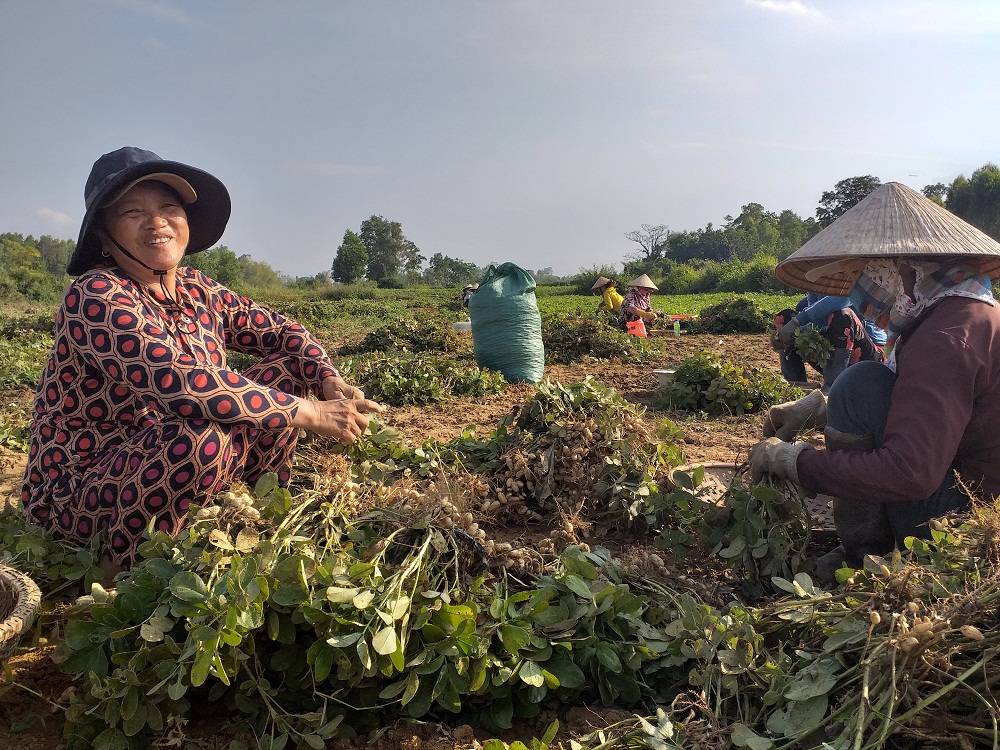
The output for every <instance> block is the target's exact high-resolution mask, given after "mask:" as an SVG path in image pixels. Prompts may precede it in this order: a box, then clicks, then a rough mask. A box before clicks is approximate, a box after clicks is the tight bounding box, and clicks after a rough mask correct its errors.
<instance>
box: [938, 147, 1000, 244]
mask: <svg viewBox="0 0 1000 750" xmlns="http://www.w3.org/2000/svg"><path fill="white" fill-rule="evenodd" d="M944 205H945V208H947V209H948V210H949V211H951V212H952V213H953V214H955V215H956V216H960V217H961V218H963V219H965V220H966V221H967V222H969V223H970V224H972V226H974V227H977V228H978V229H981V230H982V231H984V232H985V233H986V234H988V235H989V236H990V237H992V238H993V239H1000V167H998V166H997V165H996V164H993V163H987V164H984V165H983V166H981V167H980V168H979V169H977V170H976V171H975V172H973V173H972V177H970V178H969V179H966V178H965V176H964V175H959V176H958V177H956V178H955V181H954V182H952V183H951V187H950V188H948V197H947V198H946V199H945V203H944Z"/></svg>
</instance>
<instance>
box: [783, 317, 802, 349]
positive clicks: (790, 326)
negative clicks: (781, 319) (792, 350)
mask: <svg viewBox="0 0 1000 750" xmlns="http://www.w3.org/2000/svg"><path fill="white" fill-rule="evenodd" d="M801 327H802V324H801V323H800V322H799V319H798V318H792V319H791V320H789V321H788V322H787V323H785V325H783V326H781V330H779V331H778V340H779V341H780V342H781V343H782V344H784V345H785V346H786V347H789V346H791V345H792V344H793V343H794V342H795V332H796V331H797V330H799V328H801Z"/></svg>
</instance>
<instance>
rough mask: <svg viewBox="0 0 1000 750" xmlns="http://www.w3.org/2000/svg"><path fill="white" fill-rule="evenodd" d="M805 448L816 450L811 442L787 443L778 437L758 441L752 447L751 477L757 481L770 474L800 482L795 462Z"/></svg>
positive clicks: (796, 482)
mask: <svg viewBox="0 0 1000 750" xmlns="http://www.w3.org/2000/svg"><path fill="white" fill-rule="evenodd" d="M804 450H814V448H813V447H812V446H811V445H810V444H809V443H803V442H799V443H786V442H785V441H783V440H780V439H778V438H776V437H771V438H768V439H767V440H762V441H761V442H759V443H757V445H755V446H754V447H753V448H751V449H750V479H752V480H753V481H754V482H755V483H756V482H759V481H760V480H761V479H763V477H764V475H765V474H770V475H771V476H773V477H778V478H779V479H787V480H788V481H790V482H794V483H795V484H798V483H799V472H798V469H797V468H796V466H795V462H796V461H797V460H798V458H799V454H800V453H801V452H802V451H804Z"/></svg>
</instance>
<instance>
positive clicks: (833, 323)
mask: <svg viewBox="0 0 1000 750" xmlns="http://www.w3.org/2000/svg"><path fill="white" fill-rule="evenodd" d="M807 326H813V327H815V328H816V329H818V330H819V332H820V333H822V334H823V338H825V339H826V340H827V341H829V342H830V346H831V348H832V350H833V351H831V352H830V358H829V359H828V360H827V361H826V364H825V365H820V364H818V363H815V362H810V363H809V364H810V365H812V367H813V368H814V369H816V370H817V371H818V372H821V373H822V374H823V392H824V393H829V392H830V387H831V386H832V385H833V382H834V381H835V380H836V379H837V378H838V377H839V376H840V374H841V373H842V372H843V371H844V370H846V369H847V368H848V367H849V366H850V365H853V364H856V363H858V362H868V361H871V362H884V361H885V353H884V351H883V348H884V347H885V331H883V330H882V329H881V328H879V327H878V326H876V325H875V324H874V323H872V322H871V321H870V320H866V319H865V318H862V317H861V316H860V315H859V314H858V312H857V311H856V310H855V309H854V308H853V307H851V301H850V300H849V299H848V298H847V297H834V296H832V295H823V294H815V293H813V292H810V293H809V294H808V295H807V296H806V297H803V298H802V299H801V300H800V301H799V304H798V305H796V306H795V310H794V311H793V310H790V309H788V310H782V311H781V312H780V313H778V314H777V315H776V316H775V318H774V330H773V331H772V332H771V342H772V346H773V348H774V350H775V351H776V352H778V354H780V355H781V356H780V362H781V374H782V376H783V377H784V378H785V380H787V381H788V382H790V383H804V382H806V381H807V380H808V378H807V377H806V366H805V362H803V361H802V357H801V356H799V353H798V352H797V351H796V349H795V332H796V331H800V330H803V329H805V328H806V327H807Z"/></svg>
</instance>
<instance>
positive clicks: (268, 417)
mask: <svg viewBox="0 0 1000 750" xmlns="http://www.w3.org/2000/svg"><path fill="white" fill-rule="evenodd" d="M177 297H178V303H179V304H178V306H177V307H176V309H172V307H173V306H171V305H168V304H167V300H166V297H164V296H163V295H162V293H161V292H160V291H159V289H147V288H146V287H143V286H142V285H140V284H137V283H136V282H134V281H132V280H131V279H130V278H129V277H128V276H126V275H125V274H124V273H123V272H122V271H120V270H119V269H117V268H104V269H94V270H92V271H89V272H87V273H86V274H84V275H82V276H80V277H79V278H78V279H76V280H75V281H73V283H72V284H70V286H69V288H68V289H67V290H66V293H65V295H64V296H63V301H62V305H61V307H60V309H59V312H58V313H57V315H56V340H55V344H54V345H53V347H52V351H51V353H50V354H49V359H48V363H47V365H46V367H45V370H44V372H43V373H42V379H41V382H40V383H39V386H38V390H37V392H36V394H35V404H34V413H33V420H32V426H31V447H30V451H29V455H28V466H27V470H26V472H25V482H24V488H23V493H22V498H23V500H24V502H25V504H26V505H27V504H28V503H29V502H30V500H31V499H33V498H41V497H44V496H45V495H46V494H48V493H53V494H56V495H61V494H63V493H64V492H65V491H66V490H67V489H68V486H67V485H72V484H73V481H74V479H76V480H78V479H79V477H80V476H81V475H82V474H83V472H84V471H86V469H87V467H88V466H89V464H90V462H91V460H93V459H95V458H97V457H99V456H100V455H101V454H102V453H103V452H104V451H106V450H107V449H109V448H113V447H115V446H117V445H120V444H121V443H123V442H125V441H126V440H127V439H128V438H129V437H130V435H133V434H135V433H136V432H138V431H139V430H141V429H143V428H144V427H147V426H149V425H150V424H152V423H154V422H155V421H156V420H165V419H177V418H180V419H206V420H211V421H215V422H220V423H226V424H230V425H243V426H247V427H254V428H264V429H272V430H273V429H281V428H284V427H287V426H288V425H289V424H290V423H291V421H292V419H293V418H294V417H295V414H296V411H297V409H298V407H297V406H296V401H295V399H294V397H292V396H290V395H288V394H286V393H282V392H280V391H275V390H271V389H269V388H266V387H264V386H261V385H258V384H257V383H254V382H253V381H250V380H247V379H246V378H244V377H243V376H241V375H239V374H238V373H236V372H233V371H232V370H229V369H227V362H226V352H227V351H239V352H243V353H246V354H250V355H254V356H258V357H265V356H267V355H269V354H272V353H276V352H283V353H286V354H291V355H293V356H298V357H299V358H300V359H299V363H298V366H299V368H300V371H301V375H302V378H303V381H304V382H306V383H308V384H309V387H310V391H311V393H313V394H314V395H315V394H318V393H319V392H320V390H321V384H322V382H323V380H324V379H325V378H327V377H330V376H335V375H337V371H336V369H334V367H333V365H332V363H331V362H330V359H329V357H328V356H327V354H326V352H325V351H324V350H323V347H322V346H321V345H320V343H319V342H318V341H317V340H316V339H315V338H314V337H313V336H312V334H310V333H309V332H308V331H307V330H306V329H305V328H304V327H303V326H301V325H300V324H298V323H297V322H295V321H294V320H290V319H288V318H285V317H283V316H281V315H279V314H278V313H276V312H273V311H271V310H269V309H267V308H266V307H263V306H261V305H258V304H256V303H255V302H253V301H252V300H249V299H247V298H246V297H242V296H240V295H238V294H236V293H235V292H232V291H230V290H229V289H227V288H225V287H224V286H222V285H221V284H218V283H216V282H215V281H213V280H212V279H210V278H208V277H207V276H205V275H204V274H202V273H201V272H200V271H196V270H194V269H188V268H178V269H177Z"/></svg>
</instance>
